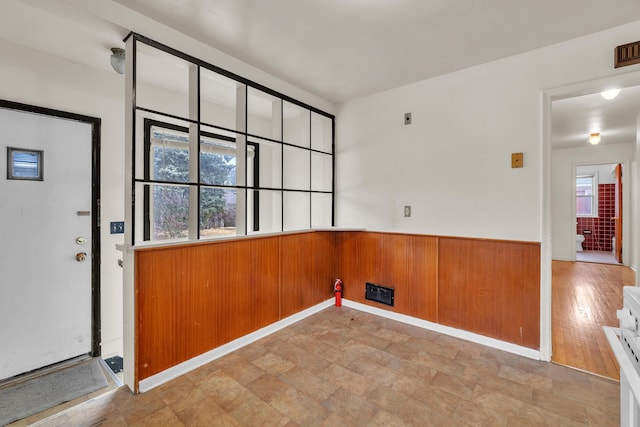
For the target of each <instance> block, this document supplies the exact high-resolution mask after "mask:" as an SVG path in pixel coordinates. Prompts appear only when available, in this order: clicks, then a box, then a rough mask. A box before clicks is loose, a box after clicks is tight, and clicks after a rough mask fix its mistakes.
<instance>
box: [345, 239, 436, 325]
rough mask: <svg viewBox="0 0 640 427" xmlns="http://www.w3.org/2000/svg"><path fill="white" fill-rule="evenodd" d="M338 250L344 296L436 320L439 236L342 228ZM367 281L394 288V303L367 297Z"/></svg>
mask: <svg viewBox="0 0 640 427" xmlns="http://www.w3.org/2000/svg"><path fill="white" fill-rule="evenodd" d="M336 252H337V254H338V261H337V265H338V274H339V276H340V278H341V279H342V281H343V282H344V286H345V292H344V297H345V298H348V299H350V300H353V301H357V302H359V303H362V304H367V305H371V306H374V307H379V308H384V309H386V310H392V311H396V312H399V313H402V314H407V315H409V316H414V317H418V318H421V319H425V320H429V321H436V318H437V317H436V316H437V315H436V306H437V292H436V290H437V274H436V273H437V269H436V261H437V238H436V237H433V236H419V235H406V234H392V233H373V232H340V233H338V238H337V251H336ZM366 282H371V283H375V284H378V285H382V286H385V287H391V288H394V290H395V294H394V295H395V304H394V306H393V307H390V306H388V305H384V304H380V303H377V302H374V301H369V300H366V299H365V298H364V290H365V283H366Z"/></svg>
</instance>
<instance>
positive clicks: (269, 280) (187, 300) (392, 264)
mask: <svg viewBox="0 0 640 427" xmlns="http://www.w3.org/2000/svg"><path fill="white" fill-rule="evenodd" d="M338 277H339V278H341V279H342V280H343V282H344V285H345V291H344V297H345V298H347V299H350V300H352V301H356V302H359V303H362V304H367V305H370V306H374V307H378V308H383V309H387V310H393V311H396V312H398V313H401V314H406V315H409V316H413V317H416V318H419V319H424V320H428V321H431V322H437V323H441V324H443V325H447V326H452V327H455V328H459V329H464V330H467V331H470V332H475V333H478V334H481V335H485V336H488V337H492V338H497V339H499V340H503V341H506V342H510V343H514V344H518V345H522V346H525V347H529V348H534V349H537V348H539V339H540V337H539V323H540V322H539V313H540V246H539V244H538V243H528V242H509V241H497V240H484V239H465V238H449V237H438V236H426V235H412V234H398V233H382V232H367V231H311V232H302V233H296V234H284V235H280V236H265V237H249V238H243V239H238V240H225V241H211V242H199V243H195V244H183V245H176V246H170V247H157V248H139V249H137V250H136V252H135V295H136V302H135V310H136V311H135V312H136V317H135V321H136V325H135V331H136V337H135V346H136V348H135V352H136V368H135V369H136V373H135V382H136V386H137V383H138V382H139V381H140V380H143V379H145V378H148V377H150V376H152V375H154V374H157V373H159V372H162V371H164V370H166V369H168V368H171V367H173V366H176V365H178V364H180V363H182V362H185V361H187V360H189V359H192V358H194V357H196V356H198V355H201V354H203V353H206V352H208V351H210V350H212V349H214V348H217V347H219V346H221V345H223V344H226V343H228V342H230V341H233V340H234V339H237V338H240V337H242V336H244V335H247V334H249V333H251V332H254V331H256V330H258V329H260V328H263V327H265V326H267V325H270V324H272V323H274V322H277V321H278V320H281V319H283V318H286V317H288V316H291V315H293V314H295V313H298V312H300V311H302V310H304V309H306V308H309V307H312V306H314V305H316V304H319V303H321V302H323V301H326V300H327V299H329V298H331V297H332V296H333V292H332V285H333V281H334V279H336V278H338ZM365 282H372V283H376V284H379V285H382V286H387V287H393V288H394V289H395V304H394V306H393V307H389V306H386V305H383V304H378V303H376V302H372V301H369V300H366V299H365V298H364V288H365Z"/></svg>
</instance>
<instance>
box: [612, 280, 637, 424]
mask: <svg viewBox="0 0 640 427" xmlns="http://www.w3.org/2000/svg"><path fill="white" fill-rule="evenodd" d="M622 295H623V308H622V310H618V311H617V312H616V315H617V317H618V319H620V328H619V329H617V328H612V327H609V326H605V327H604V332H605V335H606V336H607V340H608V341H609V345H610V346H611V349H612V350H613V354H614V355H615V356H616V359H617V360H618V364H619V365H620V425H621V426H624V427H627V426H629V427H631V426H633V427H636V426H639V425H640V400H639V399H640V331H639V330H638V325H639V323H638V321H639V319H640V287H635V286H625V287H624V288H623V290H622Z"/></svg>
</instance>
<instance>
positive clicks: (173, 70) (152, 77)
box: [136, 43, 194, 118]
mask: <svg viewBox="0 0 640 427" xmlns="http://www.w3.org/2000/svg"><path fill="white" fill-rule="evenodd" d="M136 46H137V51H136V106H138V107H143V108H148V109H151V110H155V111H159V112H161V113H165V114H172V115H174V116H178V117H183V118H188V117H189V69H190V68H191V67H193V66H194V65H193V64H191V63H190V62H187V61H184V60H183V59H181V58H178V57H177V56H174V55H171V54H169V53H166V52H163V51H161V50H158V49H156V48H154V47H151V46H148V45H146V44H144V43H136Z"/></svg>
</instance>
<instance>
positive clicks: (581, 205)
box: [576, 196, 593, 216]
mask: <svg viewBox="0 0 640 427" xmlns="http://www.w3.org/2000/svg"><path fill="white" fill-rule="evenodd" d="M576 215H578V216H592V215H593V198H592V197H580V196H579V197H576Z"/></svg>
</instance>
